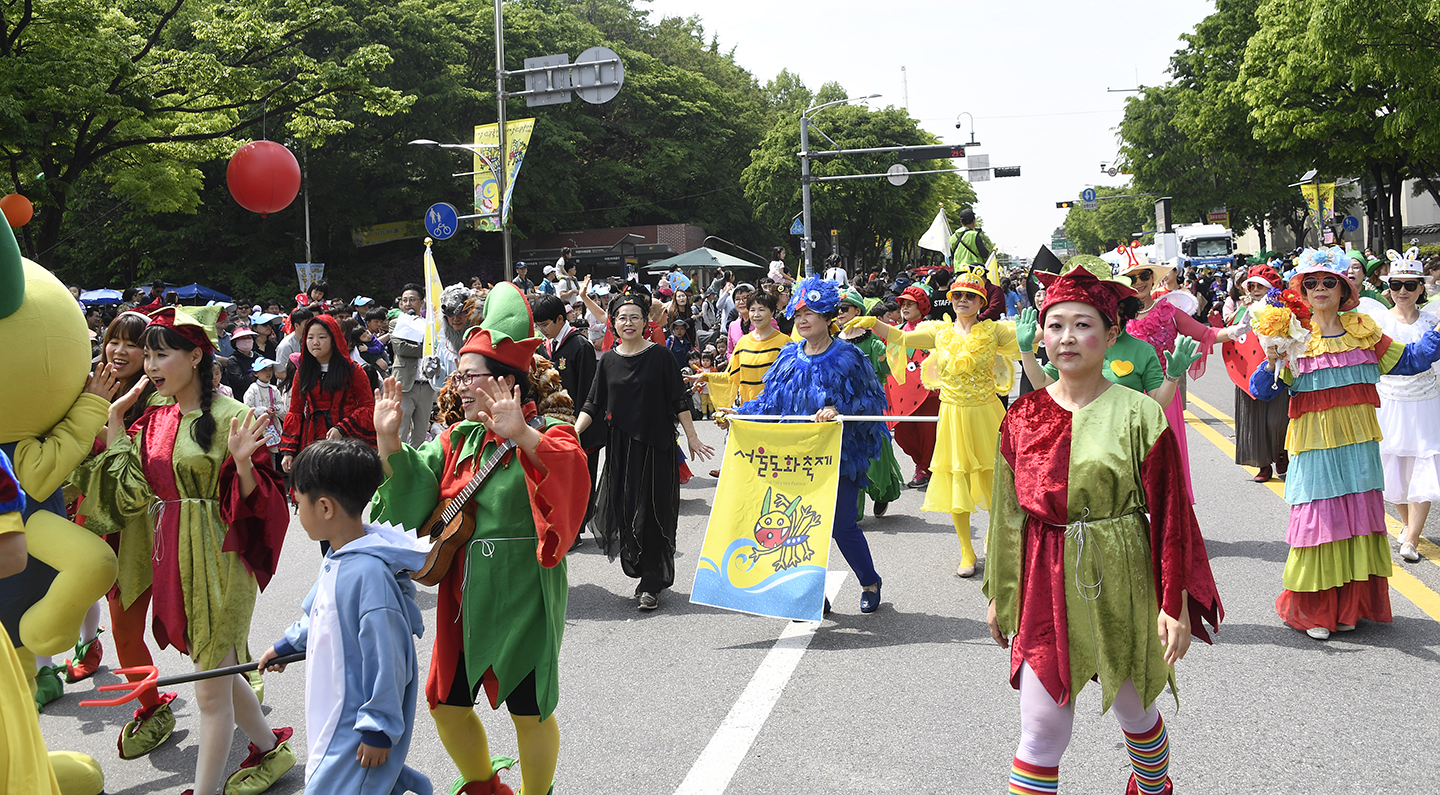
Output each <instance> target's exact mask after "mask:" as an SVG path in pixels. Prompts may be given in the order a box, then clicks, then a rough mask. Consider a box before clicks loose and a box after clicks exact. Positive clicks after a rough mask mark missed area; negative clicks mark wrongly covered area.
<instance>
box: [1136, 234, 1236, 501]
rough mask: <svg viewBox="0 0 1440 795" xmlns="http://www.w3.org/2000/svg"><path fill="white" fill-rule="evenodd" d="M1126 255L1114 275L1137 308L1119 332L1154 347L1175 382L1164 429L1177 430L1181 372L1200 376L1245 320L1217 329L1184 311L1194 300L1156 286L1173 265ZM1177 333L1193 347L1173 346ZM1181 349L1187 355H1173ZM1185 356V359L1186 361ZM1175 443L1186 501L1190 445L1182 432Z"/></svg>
mask: <svg viewBox="0 0 1440 795" xmlns="http://www.w3.org/2000/svg"><path fill="white" fill-rule="evenodd" d="M1127 256H1128V257H1129V262H1128V264H1127V265H1126V266H1125V267H1124V268H1122V269H1121V270H1120V271H1119V272H1118V273H1117V274H1115V275H1116V276H1125V277H1128V278H1129V279H1130V286H1131V287H1133V288H1134V289H1135V293H1136V294H1137V295H1138V296H1139V297H1140V304H1141V306H1140V312H1139V313H1138V314H1137V315H1136V316H1135V319H1134V320H1131V321H1129V322H1128V323H1126V324H1125V330H1126V331H1128V332H1129V333H1130V336H1132V337H1135V338H1136V339H1139V340H1143V341H1145V342H1148V343H1150V344H1151V345H1152V346H1154V348H1155V354H1156V355H1157V356H1158V357H1159V358H1160V360H1161V361H1163V362H1165V372H1166V377H1167V378H1170V379H1173V380H1174V381H1175V382H1176V391H1175V395H1174V397H1172V398H1171V399H1170V401H1169V402H1168V403H1166V404H1165V419H1167V420H1169V421H1170V427H1172V428H1176V429H1180V430H1183V429H1184V428H1185V386H1184V380H1183V376H1184V374H1185V373H1186V372H1188V373H1189V374H1190V376H1191V377H1192V378H1199V377H1200V376H1202V375H1204V374H1205V359H1206V357H1208V356H1209V355H1210V349H1211V347H1213V346H1214V345H1217V344H1223V343H1225V342H1227V341H1228V340H1230V339H1231V338H1232V337H1238V336H1240V335H1241V334H1243V333H1244V332H1245V330H1246V328H1247V324H1246V323H1245V322H1244V321H1243V320H1242V322H1241V324H1240V325H1238V326H1231V327H1229V328H1223V329H1217V328H1214V327H1213V326H1208V325H1205V324H1204V323H1201V322H1199V321H1197V320H1196V319H1195V318H1193V317H1191V316H1190V315H1191V313H1192V312H1194V311H1195V310H1197V309H1199V307H1200V304H1199V300H1198V299H1196V298H1195V296H1193V295H1191V294H1190V293H1189V292H1186V291H1184V290H1174V289H1169V290H1167V289H1165V288H1164V287H1163V286H1162V285H1165V284H1173V283H1174V282H1173V280H1172V277H1173V276H1174V271H1175V268H1174V266H1173V265H1165V264H1160V263H1153V262H1150V261H1149V259H1146V258H1141V257H1139V256H1137V254H1136V252H1135V250H1134V249H1129V250H1128V251H1127ZM1182 335H1183V336H1186V337H1189V338H1190V339H1192V340H1194V341H1195V342H1196V347H1195V348H1194V349H1193V350H1188V348H1189V346H1186V347H1187V350H1186V351H1180V350H1176V346H1175V340H1176V338H1177V337H1180V336H1182ZM1187 352H1188V353H1189V356H1179V355H1178V354H1182V353H1187ZM1186 359H1189V361H1188V362H1186V361H1185V360H1186ZM1175 441H1177V442H1179V444H1180V459H1181V460H1182V461H1183V462H1184V464H1185V466H1184V467H1182V468H1183V469H1184V471H1185V493H1187V494H1189V495H1190V502H1191V504H1194V502H1195V489H1194V488H1193V487H1192V486H1191V485H1190V445H1189V443H1188V442H1187V441H1186V439H1185V434H1184V433H1176V434H1175Z"/></svg>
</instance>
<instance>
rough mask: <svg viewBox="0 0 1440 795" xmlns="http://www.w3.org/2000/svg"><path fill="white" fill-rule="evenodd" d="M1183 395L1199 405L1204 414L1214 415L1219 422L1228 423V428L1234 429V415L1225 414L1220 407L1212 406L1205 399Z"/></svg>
mask: <svg viewBox="0 0 1440 795" xmlns="http://www.w3.org/2000/svg"><path fill="white" fill-rule="evenodd" d="M1185 397H1186V399H1188V400H1189V401H1190V402H1191V403H1194V404H1195V405H1197V406H1199V407H1200V410H1201V411H1203V412H1205V413H1206V414H1209V415H1210V416H1212V417H1214V418H1215V419H1217V420H1220V421H1221V422H1223V423H1225V424H1226V425H1229V426H1230V430H1232V431H1233V430H1235V418H1234V417H1232V416H1230V415H1229V414H1226V413H1225V412H1223V411H1221V410H1220V409H1217V408H1215V407H1214V406H1212V405H1210V404H1209V403H1206V402H1205V401H1203V400H1201V399H1200V398H1198V397H1195V396H1194V395H1186V396H1185Z"/></svg>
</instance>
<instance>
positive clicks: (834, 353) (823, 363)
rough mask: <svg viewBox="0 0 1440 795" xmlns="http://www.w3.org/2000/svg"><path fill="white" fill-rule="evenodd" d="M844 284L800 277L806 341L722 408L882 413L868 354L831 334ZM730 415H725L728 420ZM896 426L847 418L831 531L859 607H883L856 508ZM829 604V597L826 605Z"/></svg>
mask: <svg viewBox="0 0 1440 795" xmlns="http://www.w3.org/2000/svg"><path fill="white" fill-rule="evenodd" d="M839 306H840V292H839V290H837V289H836V288H835V285H834V284H832V283H830V282H827V281H825V280H824V279H822V278H820V277H818V276H811V277H809V278H807V279H805V280H804V281H803V282H801V283H800V284H798V285H796V289H795V294H794V296H793V297H792V298H791V299H790V303H789V304H788V305H787V306H786V307H785V314H786V315H787V316H788V317H790V318H791V319H792V320H794V321H795V330H796V331H797V332H799V334H800V337H801V341H800V342H792V343H790V344H788V345H786V346H785V348H784V350H782V351H781V352H780V358H778V359H776V360H775V364H773V365H771V366H770V369H769V370H768V371H766V373H765V388H764V390H763V391H762V392H761V393H760V396H759V397H757V398H755V399H754V400H749V401H746V402H745V403H743V404H742V405H741V406H740V407H739V408H738V409H736V410H735V411H728V410H727V411H725V412H724V414H739V415H742V416H743V415H747V414H770V415H776V414H778V415H813V416H814V418H815V421H816V422H830V421H832V420H834V419H836V418H838V417H839V416H841V415H844V414H858V415H867V414H868V415H880V414H883V413H884V412H885V405H886V403H885V390H884V388H883V387H881V386H880V380H879V379H878V378H876V376H875V370H874V368H872V367H871V366H870V361H869V360H868V359H866V358H865V354H863V353H861V352H860V349H859V348H856V347H855V346H854V345H851V344H850V343H848V342H843V341H841V340H838V339H836V338H835V337H834V336H833V332H834V331H836V330H837V329H835V328H833V321H834V319H835V314H836V310H837V309H838V308H839ZM723 417H724V415H722V417H721V418H719V420H718V421H719V422H720V423H721V424H723V423H724V418H723ZM889 443H890V434H889V432H888V431H886V429H885V424H884V423H882V422H865V421H857V422H848V423H846V424H845V429H844V432H843V436H842V441H841V443H840V486H839V488H838V489H837V490H836V493H835V525H834V529H833V530H832V531H831V537H832V538H834V539H835V544H836V546H838V547H840V554H842V555H844V556H845V562H846V563H848V564H850V568H851V570H852V571H854V572H855V576H856V578H858V579H859V580H860V587H861V591H860V612H862V613H873V612H875V611H876V610H877V609H878V608H879V607H880V575H879V574H877V573H876V572H875V564H874V561H873V560H872V559H871V557H870V545H869V543H867V542H866V541H865V533H864V532H862V531H861V530H860V524H859V522H858V521H857V516H856V508H857V506H858V504H859V499H860V490H861V489H862V488H864V487H865V486H866V485H868V484H869V482H870V480H869V478H868V477H867V475H866V472H867V471H868V470H869V468H870V462H871V461H872V460H874V459H876V458H879V457H880V450H881V446H882V445H887V444H889ZM825 607H826V610H827V611H828V610H829V607H830V605H829V603H828V600H827V603H826V605H825Z"/></svg>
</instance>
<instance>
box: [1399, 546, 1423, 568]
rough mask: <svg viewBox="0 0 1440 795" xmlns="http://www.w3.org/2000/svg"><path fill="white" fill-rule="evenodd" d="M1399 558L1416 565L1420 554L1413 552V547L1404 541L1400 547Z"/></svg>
mask: <svg viewBox="0 0 1440 795" xmlns="http://www.w3.org/2000/svg"><path fill="white" fill-rule="evenodd" d="M1400 557H1402V558H1404V559H1405V560H1406V561H1407V562H1410V563H1416V562H1418V561H1419V560H1420V553H1419V552H1416V551H1415V545H1414V544H1412V543H1410V542H1409V541H1406V542H1405V543H1403V544H1401V545H1400Z"/></svg>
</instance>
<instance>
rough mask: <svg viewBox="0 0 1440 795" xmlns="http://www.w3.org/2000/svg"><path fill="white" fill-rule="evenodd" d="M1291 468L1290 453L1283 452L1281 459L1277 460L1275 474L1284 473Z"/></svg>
mask: <svg viewBox="0 0 1440 795" xmlns="http://www.w3.org/2000/svg"><path fill="white" fill-rule="evenodd" d="M1289 469H1290V454H1289V453H1281V454H1280V460H1279V461H1276V462H1275V474H1277V475H1283V474H1285V472H1286V471H1287V470H1289Z"/></svg>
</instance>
